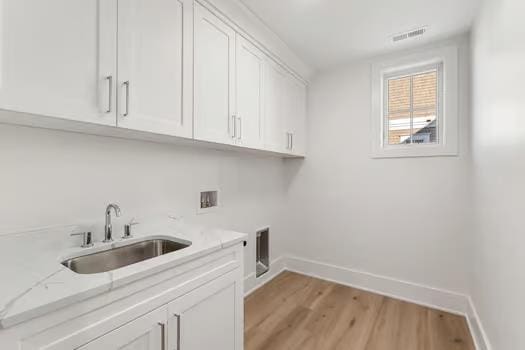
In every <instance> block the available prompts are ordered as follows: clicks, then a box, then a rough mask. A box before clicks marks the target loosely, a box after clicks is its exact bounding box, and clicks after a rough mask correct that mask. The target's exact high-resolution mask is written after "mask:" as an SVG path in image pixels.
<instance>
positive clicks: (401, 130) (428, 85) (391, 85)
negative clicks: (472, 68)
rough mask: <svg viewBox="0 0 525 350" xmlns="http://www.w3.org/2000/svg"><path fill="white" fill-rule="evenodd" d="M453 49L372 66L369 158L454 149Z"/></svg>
mask: <svg viewBox="0 0 525 350" xmlns="http://www.w3.org/2000/svg"><path fill="white" fill-rule="evenodd" d="M457 66H458V55H457V47H444V48H436V49H433V50H432V49H431V50H428V51H425V52H422V53H418V54H413V55H410V56H406V57H402V58H399V59H393V60H391V61H388V62H376V63H374V64H373V65H372V115H371V118H372V123H371V140H372V149H371V156H372V157H373V158H389V157H423V156H455V155H457V153H458V96H457V95H458V67H457Z"/></svg>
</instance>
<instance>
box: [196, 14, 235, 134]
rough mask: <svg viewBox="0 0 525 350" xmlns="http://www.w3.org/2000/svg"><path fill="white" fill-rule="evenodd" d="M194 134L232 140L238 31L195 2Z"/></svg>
mask: <svg viewBox="0 0 525 350" xmlns="http://www.w3.org/2000/svg"><path fill="white" fill-rule="evenodd" d="M194 27H195V37H194V45H195V56H194V57H195V68H194V84H195V85H194V91H195V92H194V94H195V95H194V125H195V131H194V135H195V138H196V139H200V140H205V141H212V142H219V143H232V142H233V136H234V132H233V126H234V122H233V121H232V120H233V117H234V111H233V106H234V105H235V99H234V84H235V80H234V77H235V72H234V69H235V66H234V64H235V32H234V31H233V29H232V28H230V27H229V26H228V25H226V24H225V23H224V22H222V21H221V20H220V19H219V18H217V17H216V16H215V15H213V14H212V13H211V12H210V11H208V10H207V9H205V8H204V7H202V6H201V5H199V4H195V23H194Z"/></svg>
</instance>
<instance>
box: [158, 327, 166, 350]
mask: <svg viewBox="0 0 525 350" xmlns="http://www.w3.org/2000/svg"><path fill="white" fill-rule="evenodd" d="M159 326H160V336H161V342H160V348H161V349H162V350H166V324H165V323H164V322H159Z"/></svg>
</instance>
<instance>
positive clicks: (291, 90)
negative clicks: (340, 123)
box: [286, 76, 306, 155]
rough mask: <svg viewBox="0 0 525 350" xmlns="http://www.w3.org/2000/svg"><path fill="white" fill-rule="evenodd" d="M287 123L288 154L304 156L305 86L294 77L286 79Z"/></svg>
mask: <svg viewBox="0 0 525 350" xmlns="http://www.w3.org/2000/svg"><path fill="white" fill-rule="evenodd" d="M286 96H287V99H288V100H287V105H288V108H287V114H288V115H287V121H288V127H287V129H288V132H289V133H290V135H291V136H290V137H291V139H290V145H289V148H290V152H291V153H292V154H295V155H304V154H305V152H306V86H305V84H304V83H302V82H301V81H299V80H297V79H296V78H295V77H293V76H290V77H289V79H288V93H287V94H286Z"/></svg>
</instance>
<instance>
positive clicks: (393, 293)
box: [244, 256, 491, 350]
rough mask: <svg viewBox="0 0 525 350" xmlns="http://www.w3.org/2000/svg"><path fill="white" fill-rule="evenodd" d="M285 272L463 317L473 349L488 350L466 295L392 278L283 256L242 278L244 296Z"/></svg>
mask: <svg viewBox="0 0 525 350" xmlns="http://www.w3.org/2000/svg"><path fill="white" fill-rule="evenodd" d="M284 270H288V271H292V272H297V273H300V274H303V275H308V276H312V277H318V278H321V279H324V280H328V281H332V282H335V283H339V284H343V285H347V286H350V287H354V288H358V289H362V290H366V291H369V292H372V293H376V294H381V295H385V296H388V297H392V298H395V299H399V300H404V301H408V302H411V303H414V304H418V305H422V306H427V307H430V308H433V309H438V310H443V311H446V312H450V313H453V314H458V315H461V316H465V318H466V319H467V323H468V325H469V328H470V332H471V334H472V337H473V338H474V342H475V344H476V349H477V350H491V346H490V343H489V341H488V338H487V336H486V333H485V331H484V329H483V326H482V324H481V322H480V319H479V317H478V314H477V312H476V309H475V307H474V304H473V302H472V300H471V298H470V297H469V296H468V295H465V294H460V293H456V292H451V291H447V290H443V289H439V288H433V287H429V286H425V285H421V284H416V283H412V282H407V281H402V280H399V279H395V278H391V277H386V276H380V275H376V274H372V273H368V272H364V271H358V270H353V269H349V268H346V267H341V266H336V265H331V264H326V263H322V262H318V261H313V260H309V259H304V258H299V257H292V256H283V257H279V258H278V259H276V260H275V261H274V262H272V264H271V268H270V271H269V272H268V273H266V274H265V275H263V276H262V277H261V278H259V279H256V278H255V273H253V274H250V275H248V276H247V277H246V278H245V289H244V290H245V294H246V295H249V294H250V293H252V292H253V291H255V290H256V289H257V288H259V287H261V286H262V285H264V284H265V283H267V282H268V281H270V280H272V279H273V278H274V277H275V276H277V275H278V274H280V273H281V272H282V271H284Z"/></svg>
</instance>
